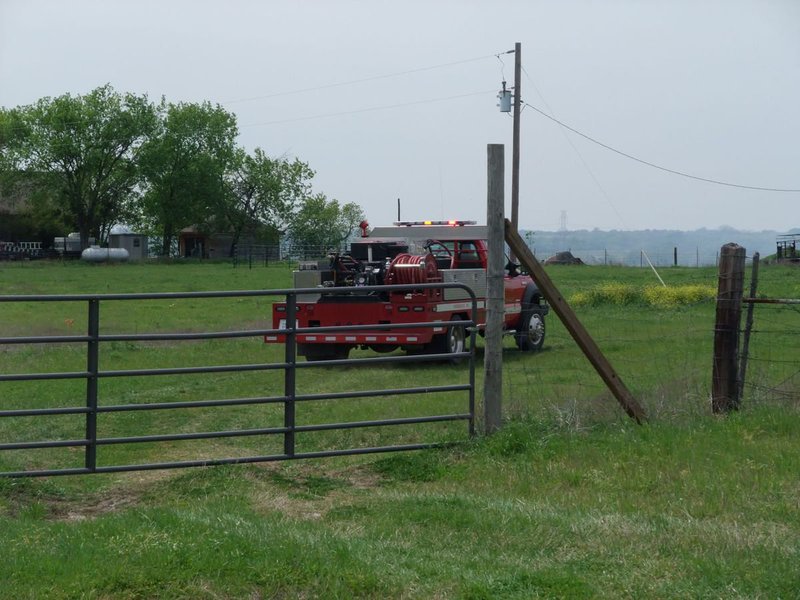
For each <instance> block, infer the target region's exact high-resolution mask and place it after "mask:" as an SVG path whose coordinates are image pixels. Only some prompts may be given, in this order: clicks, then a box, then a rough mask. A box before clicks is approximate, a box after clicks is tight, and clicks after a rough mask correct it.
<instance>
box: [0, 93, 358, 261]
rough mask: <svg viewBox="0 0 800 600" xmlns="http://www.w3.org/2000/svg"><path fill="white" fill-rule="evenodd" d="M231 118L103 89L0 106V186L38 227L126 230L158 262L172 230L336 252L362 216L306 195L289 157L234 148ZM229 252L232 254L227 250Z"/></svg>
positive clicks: (305, 171)
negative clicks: (147, 243) (155, 246)
mask: <svg viewBox="0 0 800 600" xmlns="http://www.w3.org/2000/svg"><path fill="white" fill-rule="evenodd" d="M237 135H238V127H237V123H236V116H235V115H234V114H233V113H230V112H228V111H226V110H225V109H224V108H222V107H221V106H219V105H212V104H211V103H210V102H202V103H193V102H178V103H171V102H167V101H166V100H165V99H164V98H162V99H161V101H160V102H157V103H156V102H152V101H150V100H149V99H148V98H147V96H146V95H142V96H139V95H135V94H131V93H120V92H117V91H116V90H114V89H113V88H112V86H111V85H105V86H102V87H99V88H97V89H95V90H93V91H91V92H90V93H88V94H85V95H77V96H72V95H70V94H64V95H62V96H58V97H56V98H50V97H46V98H42V99H40V100H38V101H37V102H35V103H34V104H30V105H26V106H19V107H15V108H10V109H6V108H0V186H2V187H1V188H0V191H2V194H3V195H4V197H6V198H14V197H16V198H22V199H24V202H22V203H21V204H23V205H24V208H23V209H22V210H23V212H24V213H25V215H26V216H27V218H28V219H29V220H30V222H32V223H35V224H36V226H37V230H38V231H62V232H63V231H64V230H65V229H69V230H71V231H77V232H79V233H80V236H81V245H82V247H86V246H87V245H88V242H89V238H91V237H94V238H95V239H96V240H98V241H100V242H103V241H105V240H106V239H107V237H108V234H109V232H110V231H111V228H112V227H113V226H114V225H117V224H126V225H129V226H132V227H135V228H137V229H138V230H139V231H141V232H142V233H146V234H148V235H151V236H154V237H156V236H157V237H158V238H159V239H160V244H159V246H160V253H161V254H162V255H164V256H169V255H170V254H171V252H172V249H173V248H174V243H175V241H176V240H177V237H178V234H179V233H180V231H181V229H183V228H186V227H189V226H195V227H197V228H198V229H199V230H200V231H202V232H206V233H214V232H225V233H229V234H231V236H232V237H233V244H234V245H235V244H236V243H237V242H238V241H239V240H240V239H242V237H243V236H247V237H248V238H249V239H252V240H258V241H261V242H273V241H276V240H277V239H278V237H279V236H280V235H281V234H285V235H288V236H289V237H290V238H291V239H292V240H294V241H295V242H297V243H301V244H309V245H312V244H313V245H317V246H318V247H325V246H331V247H338V246H340V245H341V243H342V242H344V241H345V240H346V239H347V238H348V237H349V236H350V235H351V234H352V233H353V232H354V231H355V230H356V228H357V226H358V223H359V222H360V221H361V220H362V219H363V218H364V217H363V211H362V209H361V207H359V206H358V205H357V204H355V203H342V204H340V203H339V201H337V200H335V199H328V198H327V197H326V195H325V194H323V193H320V192H314V190H313V189H312V184H311V180H312V179H313V177H314V171H313V170H312V169H311V167H310V166H309V165H308V164H307V163H305V162H303V161H301V160H300V159H298V158H295V159H289V158H287V157H270V156H268V155H267V154H266V153H265V152H264V150H262V149H261V148H256V149H255V150H253V151H252V152H248V151H246V150H245V149H244V148H242V147H240V146H238V145H237V143H236V138H237ZM232 249H233V248H231V251H232Z"/></svg>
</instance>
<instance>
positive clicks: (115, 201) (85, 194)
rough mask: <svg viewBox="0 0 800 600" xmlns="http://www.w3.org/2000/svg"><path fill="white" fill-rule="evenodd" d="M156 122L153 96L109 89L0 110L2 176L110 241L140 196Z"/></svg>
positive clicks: (84, 233) (85, 235)
mask: <svg viewBox="0 0 800 600" xmlns="http://www.w3.org/2000/svg"><path fill="white" fill-rule="evenodd" d="M155 125H156V114H155V110H154V107H153V105H152V103H150V102H149V101H148V100H147V97H146V96H136V95H133V94H119V93H117V92H115V91H114V89H113V88H112V87H111V86H110V85H105V86H102V87H99V88H97V89H95V90H94V91H92V92H90V93H89V94H86V95H85V96H71V95H69V94H65V95H63V96H58V97H57V98H42V99H41V100H39V101H38V102H36V103H35V104H32V105H28V106H22V107H17V108H13V109H9V110H2V111H0V177H1V178H2V180H3V183H4V184H5V185H4V187H5V188H6V189H7V190H8V189H13V188H15V187H16V188H19V186H27V188H28V189H29V190H30V193H31V195H33V196H36V197H37V198H38V199H39V201H40V202H44V203H45V209H49V210H51V211H53V215H54V216H55V217H56V218H57V219H59V218H63V220H64V221H66V222H69V223H72V224H73V225H74V228H75V229H77V230H78V231H79V232H80V235H81V245H82V246H84V247H85V246H87V245H88V240H89V237H90V236H94V237H95V238H97V239H98V240H102V239H104V238H105V237H106V236H107V234H108V232H109V230H110V229H111V226H112V225H114V223H115V222H117V221H118V220H119V219H120V218H121V216H122V215H123V211H124V207H125V204H126V202H127V201H128V200H129V199H130V198H131V196H132V195H134V194H135V191H136V184H137V181H138V172H137V166H136V159H137V154H138V151H139V150H140V148H141V146H142V144H143V143H144V141H145V139H146V138H147V136H148V135H149V134H150V133H151V132H152V131H153V129H154V127H155Z"/></svg>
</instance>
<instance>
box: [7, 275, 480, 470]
mask: <svg viewBox="0 0 800 600" xmlns="http://www.w3.org/2000/svg"><path fill="white" fill-rule="evenodd" d="M411 288H413V289H428V288H462V289H464V290H465V291H466V292H467V293H468V294H469V296H470V297H471V298H472V315H473V316H472V320H470V321H464V322H463V324H464V325H465V326H467V327H468V328H469V331H470V341H471V343H470V344H469V348H468V349H467V351H465V352H463V353H461V354H459V355H441V354H420V355H408V356H406V355H394V356H375V357H372V356H370V357H365V358H357V359H348V360H332V361H325V362H306V361H298V360H297V356H296V343H295V337H296V335H297V334H298V333H308V332H309V329H307V328H306V329H302V328H293V327H291V323H294V319H293V318H292V315H293V314H294V311H295V308H296V300H297V296H298V295H300V294H304V293H305V294H308V293H317V292H318V291H319V290H318V289H317V288H313V289H289V290H253V291H232V292H186V293H153V294H105V295H95V294H81V295H30V296H27V295H26V296H21V295H15V296H0V304H3V305H8V304H9V303H35V304H36V305H37V306H38V305H39V304H40V303H41V304H43V305H45V306H47V305H48V304H52V303H59V302H61V303H63V302H73V303H74V302H78V303H81V304H83V303H85V310H86V311H87V312H86V314H87V331H86V334H84V335H36V336H24V337H21V336H17V337H0V353H3V352H4V351H11V349H12V347H14V346H17V347H20V346H25V347H30V346H39V347H41V346H43V345H64V344H73V345H74V344H76V343H78V344H81V345H84V344H85V359H86V369H85V370H79V371H61V372H34V373H7V372H5V371H6V368H2V367H0V426H2V425H7V424H8V423H9V422H12V423H14V422H17V423H22V425H21V426H13V425H11V426H6V427H0V435H2V437H0V476H5V477H35V476H50V475H77V474H88V473H111V472H121V471H140V470H151V469H170V468H181V467H196V466H208V465H223V464H237V463H256V462H268V461H281V460H290V459H303V458H321V457H328V456H344V455H356V454H368V453H377V452H392V451H402V450H418V449H424V448H431V447H436V446H441V445H442V444H443V442H442V441H440V440H432V441H419V442H416V443H406V444H386V445H375V446H368V447H347V448H333V449H326V450H320V451H311V452H308V451H306V452H303V451H298V450H297V447H296V436H297V435H298V434H313V433H315V432H323V431H332V430H352V429H357V428H366V427H391V426H399V425H413V424H423V423H445V422H451V421H466V422H467V431H466V432H465V433H467V434H469V435H472V434H473V433H474V421H475V327H474V325H475V323H474V318H475V315H476V308H477V303H476V300H475V294H474V293H473V292H472V290H471V289H469V288H468V287H467V286H465V285H463V284H457V283H450V284H414V285H413V286H372V287H364V288H361V289H362V290H363V291H397V290H405V289H411ZM326 293H334V294H335V293H348V290H347V288H329V289H326ZM262 296H263V297H282V298H285V299H286V302H287V314H288V316H289V318H288V319H287V322H288V323H289V324H290V325H289V326H288V329H285V330H283V329H282V330H280V331H278V330H275V329H246V330H236V331H201V332H195V331H192V332H188V333H187V332H169V333H166V332H158V333H124V334H123V333H116V334H114V333H103V326H102V325H103V324H102V322H101V318H100V315H101V306H106V305H108V304H110V303H116V302H123V303H124V302H128V303H135V302H144V301H148V300H174V301H178V300H192V301H195V300H198V301H199V300H202V299H211V298H224V299H230V301H234V300H236V299H241V298H252V297H262ZM265 318H271V315H265ZM446 325H447V323H445V322H432V323H409V324H404V325H399V324H392V325H374V326H372V325H370V330H381V329H394V330H397V329H403V328H412V327H417V328H418V327H423V326H424V327H442V326H446ZM358 328H361V329H363V326H360V327H359V326H349V327H326V328H321V327H320V328H313V331H314V332H317V333H324V332H332V331H336V330H345V331H347V330H355V329H358ZM0 333H1V332H0ZM276 333H281V334H285V335H286V344H285V347H284V349H285V351H284V353H283V360H282V361H279V362H264V363H248V364H225V365H202V366H197V365H193V366H177V367H168V368H145V369H124V370H104V369H101V368H100V364H101V358H102V357H103V356H104V352H106V351H107V348H108V346H109V345H113V344H114V343H120V342H124V343H131V344H136V343H142V342H172V343H177V342H183V341H190V340H215V339H220V340H221V339H232V338H263V336H265V335H274V334H276ZM455 357H458V358H463V359H465V360H466V361H467V362H468V374H467V381H466V382H462V383H448V384H444V385H430V386H419V385H418V386H412V387H400V388H384V389H369V390H350V391H337V392H327V393H325V392H323V393H313V394H312V393H304V394H300V393H297V383H298V378H303V377H305V376H306V371H308V370H311V373H313V372H314V370H317V372H319V370H320V369H326V368H331V367H337V368H339V367H355V368H358V369H367V370H369V369H370V368H374V367H377V366H384V365H386V364H387V363H388V364H400V363H408V362H430V361H439V362H441V361H442V360H443V359H445V358H455ZM4 362H6V361H4ZM442 368H443V369H445V368H447V367H442ZM276 370H277V371H282V372H283V386H282V387H283V389H282V392H283V393H282V394H278V395H273V396H261V397H236V398H217V399H204V400H199V401H197V400H195V401H192V400H173V401H168V402H153V403H149V402H136V403H124V404H112V403H109V402H107V401H104V400H105V399H104V398H101V397H100V394H99V386H98V384H99V382H100V381H102V380H104V379H107V378H135V377H163V376H173V375H181V376H186V377H192V376H193V375H197V374H205V373H231V372H253V371H276ZM452 372H453V377H454V378H455V375H456V374H457V373H461V374H462V375H463V369H460V370H453V371H452ZM308 375H309V376H311V375H310V373H309V374H308ZM50 380H53V381H58V380H64V381H66V380H71V381H75V380H78V381H80V380H83V381H84V382H85V399H84V398H81V399H80V400H75V402H74V403H75V404H80V405H73V406H57V407H54V406H46V405H44V406H43V405H41V404H43V403H44V404H46V402H44V401H43V400H40V399H36V400H34V401H32V402H31V405H30V406H20V405H19V402H17V401H15V398H13V397H11V396H10V394H9V393H7V391H6V392H4V386H6V385H7V384H9V383H10V382H23V383H22V385H25V382H28V383H30V382H42V381H50ZM81 387H83V384H81ZM436 392H458V393H463V394H464V395H465V396H466V402H465V407H464V410H463V411H461V412H454V413H447V414H420V415H411V416H403V417H395V418H383V419H371V420H363V421H343V422H324V423H301V422H300V419H299V417H301V416H302V412H301V411H302V407H303V406H306V405H309V404H311V403H318V402H324V401H328V402H329V401H346V400H347V399H355V398H358V399H379V398H381V397H385V396H405V395H419V394H429V393H436ZM81 395H83V394H81ZM259 405H278V406H282V409H283V410H282V423H280V424H279V425H277V426H271V427H261V428H240V429H232V430H216V431H192V432H172V433H170V432H166V433H160V434H158V435H127V436H104V435H103V431H102V430H101V429H102V428H101V427H100V424H99V423H98V416H99V415H103V414H109V413H126V412H134V413H138V412H139V411H167V410H185V409H192V408H208V407H221V408H224V407H232V406H259ZM66 415H73V416H75V415H78V416H80V415H83V421H84V426H83V427H82V429H83V431H84V433H83V436H82V437H79V438H78V439H35V440H26V439H25V437H26V436H25V435H23V434H25V433H26V432H27V431H28V429H26V427H25V426H24V423H25V422H27V423H36V421H37V419H40V418H44V417H53V416H66ZM26 419H29V420H27V421H26ZM15 420H16V421H15ZM30 429H34V430H35V429H36V427H31V428H30ZM243 436H264V437H269V438H274V436H281V437H282V451H279V452H273V453H268V454H257V455H247V456H235V457H219V458H212V459H202V460H192V459H185V460H165V461H161V462H143V463H138V464H111V465H109V464H104V462H103V461H102V460H101V459H102V450H103V448H106V447H108V446H112V445H115V444H146V443H154V444H157V443H171V442H176V441H181V440H204V439H213V438H236V437H243ZM9 438H11V439H9ZM20 440H24V441H20ZM36 449H63V450H64V451H65V452H72V453H75V452H76V451H77V452H78V453H79V454H78V459H79V460H78V461H77V462H78V463H79V464H80V463H82V465H80V466H77V465H76V466H69V467H59V468H48V467H47V466H39V468H27V465H26V464H25V463H24V461H22V463H23V464H22V465H20V467H21V468H16V469H9V467H8V465H9V464H11V463H9V462H8V461H6V460H4V455H7V454H9V453H10V452H12V451H22V452H25V451H29V450H36ZM81 449H82V450H83V452H82V457H81V456H80V450H81ZM15 466H16V465H15Z"/></svg>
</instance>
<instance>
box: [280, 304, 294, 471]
mask: <svg viewBox="0 0 800 600" xmlns="http://www.w3.org/2000/svg"><path fill="white" fill-rule="evenodd" d="M296 315H297V294H286V344H285V348H284V349H285V352H286V354H285V359H284V360H285V362H286V366H285V367H284V372H283V395H284V397H285V400H284V403H283V427H284V428H285V429H286V431H285V433H284V434H283V453H284V454H285V455H286V456H294V441H295V440H294V427H295V403H294V397H295V393H296V381H297V379H296V378H297V370H296V368H295V363H296V362H297V353H296V351H295V349H296V346H297V331H296V329H297V317H296Z"/></svg>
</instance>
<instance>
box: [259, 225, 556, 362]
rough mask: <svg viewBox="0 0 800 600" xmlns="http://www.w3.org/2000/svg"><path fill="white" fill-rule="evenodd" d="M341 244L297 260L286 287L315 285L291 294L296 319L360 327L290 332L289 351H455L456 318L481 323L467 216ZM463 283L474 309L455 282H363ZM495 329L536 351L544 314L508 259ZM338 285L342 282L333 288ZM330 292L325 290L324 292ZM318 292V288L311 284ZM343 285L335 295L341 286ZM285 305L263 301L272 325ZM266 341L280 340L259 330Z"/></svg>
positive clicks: (481, 233) (478, 275)
mask: <svg viewBox="0 0 800 600" xmlns="http://www.w3.org/2000/svg"><path fill="white" fill-rule="evenodd" d="M361 230H362V237H361V238H360V239H358V240H356V241H354V242H352V244H351V246H350V252H348V253H344V254H331V255H330V256H329V258H328V260H326V261H320V262H318V263H301V264H300V269H299V270H297V271H295V272H294V286H295V288H315V292H314V293H307V294H299V295H298V297H297V302H296V315H295V316H296V327H297V328H303V329H305V328H309V329H311V328H316V327H333V326H356V325H357V326H360V325H363V326H364V329H363V330H361V329H356V330H352V329H350V330H346V331H345V330H342V331H336V332H328V331H326V332H322V333H319V334H315V333H313V332H303V333H298V334H297V337H296V340H297V352H298V354H299V355H301V356H305V357H306V360H309V361H315V360H335V359H344V358H347V357H348V355H349V353H350V350H352V349H353V348H369V349H371V350H373V351H375V352H391V351H393V350H395V349H397V348H402V349H403V350H405V351H407V352H409V353H420V352H429V353H436V354H457V353H460V352H464V350H465V346H466V327H465V324H463V322H464V321H467V322H468V321H470V320H472V321H474V323H475V324H476V326H477V329H478V333H481V334H482V333H483V331H484V329H485V323H486V267H487V245H486V238H487V228H486V227H485V226H478V225H475V222H474V221H402V222H396V223H395V224H394V226H392V227H376V228H375V229H373V230H371V231H369V225H368V224H367V223H366V222H363V223H362V224H361ZM451 282H455V283H463V284H465V285H467V286H468V287H470V288H471V289H472V290H473V291H474V293H475V296H476V297H477V314H476V315H474V316H473V315H472V314H471V312H472V299H471V297H470V295H469V294H468V293H467V292H466V290H464V289H460V288H439V287H426V288H422V289H414V288H404V289H402V290H391V291H386V290H374V289H371V288H370V287H369V286H382V285H404V286H409V285H413V284H429V283H451ZM504 285H505V318H504V330H505V331H506V332H507V333H508V334H510V335H514V338H515V340H516V344H517V347H518V348H519V349H520V350H524V351H536V350H539V349H541V347H542V344H543V343H544V335H545V322H544V318H545V315H546V314H547V313H548V311H549V307H548V306H547V304H546V302H545V300H544V298H543V297H542V295H541V293H540V292H539V289H538V288H537V287H536V284H534V282H533V280H532V279H531V278H530V277H529V276H528V275H524V274H521V273H519V272H518V271H517V268H516V265H514V264H513V263H510V262H509V263H508V265H507V267H506V272H505V276H504ZM342 288H347V289H346V290H343V289H342ZM334 289H336V292H335V293H333V290H334ZM316 290H318V291H316ZM342 292H344V293H342ZM286 315H287V305H286V303H276V304H274V305H273V316H272V319H273V325H272V326H273V328H275V329H285V328H286ZM439 322H447V324H446V325H445V324H444V323H442V325H440V326H433V327H431V326H426V327H422V326H420V327H417V328H398V329H393V330H387V329H374V330H371V329H370V328H369V326H370V325H378V324H381V325H388V324H410V323H439ZM264 341H265V342H267V343H283V342H284V341H285V336H284V335H267V336H265V338H264Z"/></svg>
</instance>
